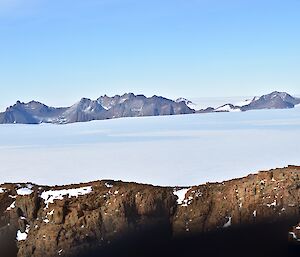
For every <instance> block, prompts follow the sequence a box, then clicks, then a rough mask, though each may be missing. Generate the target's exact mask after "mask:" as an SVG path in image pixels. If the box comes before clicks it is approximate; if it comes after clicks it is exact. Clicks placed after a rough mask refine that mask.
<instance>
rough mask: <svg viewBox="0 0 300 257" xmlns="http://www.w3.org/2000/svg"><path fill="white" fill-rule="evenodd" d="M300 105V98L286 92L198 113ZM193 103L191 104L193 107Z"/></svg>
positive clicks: (283, 107) (256, 97)
mask: <svg viewBox="0 0 300 257" xmlns="http://www.w3.org/2000/svg"><path fill="white" fill-rule="evenodd" d="M297 104H300V98H297V97H293V96H291V95H289V94H288V93H285V92H278V91H274V92H272V93H270V94H267V95H263V96H255V97H253V98H252V99H246V100H245V101H243V102H240V103H238V104H234V103H226V104H224V105H221V106H219V107H217V108H213V107H208V108H206V109H200V110H197V111H196V112H197V113H209V112H244V111H251V110H261V109H288V108H294V107H295V105H297ZM192 105H193V103H189V106H192Z"/></svg>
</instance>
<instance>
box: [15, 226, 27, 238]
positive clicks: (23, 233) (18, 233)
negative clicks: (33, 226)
mask: <svg viewBox="0 0 300 257" xmlns="http://www.w3.org/2000/svg"><path fill="white" fill-rule="evenodd" d="M29 229H30V226H29V225H26V230H25V232H21V231H20V230H18V231H17V237H16V239H17V241H24V240H26V239H27V235H28V232H29Z"/></svg>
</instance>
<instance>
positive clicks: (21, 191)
mask: <svg viewBox="0 0 300 257" xmlns="http://www.w3.org/2000/svg"><path fill="white" fill-rule="evenodd" d="M32 192H33V190H31V188H28V187H22V188H19V189H17V194H18V195H31V193H32Z"/></svg>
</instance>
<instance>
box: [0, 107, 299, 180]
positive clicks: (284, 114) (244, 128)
mask: <svg viewBox="0 0 300 257" xmlns="http://www.w3.org/2000/svg"><path fill="white" fill-rule="evenodd" d="M299 135H300V107H299V105H298V106H297V107H296V108H294V109H286V110H259V111H249V112H232V113H209V114H188V115H177V116H159V117H140V118H120V119H112V120H102V121H92V122H87V123H75V124H68V125H53V124H40V125H17V124H9V125H1V126H0V163H1V168H0V184H1V183H4V182H24V183H26V182H32V183H37V184H47V185H62V184H69V183H79V182H88V181H92V180H99V179H114V180H123V181H134V182H140V183H149V184H154V185H164V186H190V185H195V184H201V183H205V182H216V181H223V180H227V179H232V178H236V177H241V176H244V175H247V174H249V173H255V172H257V171H259V170H264V169H270V168H276V167H283V166H286V165H289V164H292V165H300V156H299V153H300V137H299Z"/></svg>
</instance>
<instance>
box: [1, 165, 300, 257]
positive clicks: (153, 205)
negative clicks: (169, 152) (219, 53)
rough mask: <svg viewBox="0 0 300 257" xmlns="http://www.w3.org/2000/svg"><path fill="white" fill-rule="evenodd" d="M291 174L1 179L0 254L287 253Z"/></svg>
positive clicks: (293, 222)
mask: <svg viewBox="0 0 300 257" xmlns="http://www.w3.org/2000/svg"><path fill="white" fill-rule="evenodd" d="M299 172H300V167H296V166H289V167H287V168H283V169H275V170H270V171H263V172H259V173H257V174H254V175H249V176H247V177H244V178H241V179H234V180H230V181H226V182H223V183H207V184H205V185H200V186H193V187H190V188H171V187H157V186H151V185H143V184H136V183H125V182H121V181H96V182H91V183H85V184H78V185H68V186H60V187H45V186H37V185H33V184H30V183H28V184H3V185H1V186H0V253H1V256H4V257H6V256H7V257H16V256H18V257H31V256H32V257H52V256H66V257H75V256H114V257H116V256H131V257H133V256H140V257H141V256H153V255H156V256H158V255H159V254H160V255H165V256H167V255H168V256H170V255H172V256H181V257H182V256H207V255H208V254H209V255H210V256H227V255H228V256H241V254H242V255H243V256H254V254H255V256H256V257H259V256H292V254H293V253H294V252H295V251H297V249H298V248H297V242H298V237H299V238H300V226H299V225H297V224H298V222H299V221H300V215H299V192H300V191H299V189H300V179H299V175H300V173H299ZM298 230H299V232H298ZM291 249H292V250H291ZM241 251H242V253H241ZM288 251H294V252H291V253H290V254H289V255H288V254H287V252H288ZM3 253H4V255H3ZM298 253H299V252H298Z"/></svg>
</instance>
